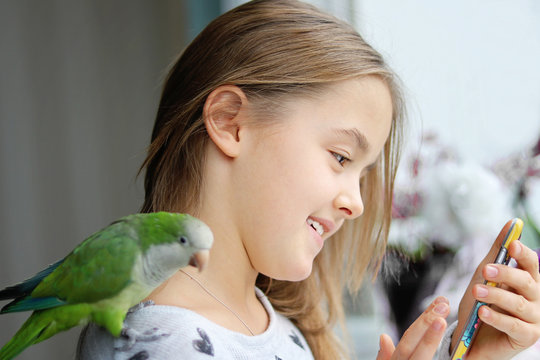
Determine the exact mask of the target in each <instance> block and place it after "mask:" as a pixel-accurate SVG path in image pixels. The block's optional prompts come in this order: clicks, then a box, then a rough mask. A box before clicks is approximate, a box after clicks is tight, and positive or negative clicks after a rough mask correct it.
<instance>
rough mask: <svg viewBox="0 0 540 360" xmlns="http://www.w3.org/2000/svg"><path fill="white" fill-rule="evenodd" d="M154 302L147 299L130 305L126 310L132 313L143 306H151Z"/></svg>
mask: <svg viewBox="0 0 540 360" xmlns="http://www.w3.org/2000/svg"><path fill="white" fill-rule="evenodd" d="M155 304H156V303H155V302H153V301H152V300H147V301H143V302H140V303H138V304H137V305H134V306H132V307H131V308H130V309H129V310H128V312H127V313H128V314H131V313H134V312H136V311H139V310H141V309H143V308H145V307H148V306H152V305H155Z"/></svg>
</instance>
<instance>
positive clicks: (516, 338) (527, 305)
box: [452, 222, 540, 360]
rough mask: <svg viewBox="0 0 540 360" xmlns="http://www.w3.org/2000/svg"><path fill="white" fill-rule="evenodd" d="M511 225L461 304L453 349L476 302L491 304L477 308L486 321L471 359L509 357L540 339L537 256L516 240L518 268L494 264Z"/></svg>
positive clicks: (512, 248) (513, 252)
mask: <svg viewBox="0 0 540 360" xmlns="http://www.w3.org/2000/svg"><path fill="white" fill-rule="evenodd" d="M509 226H510V222H508V223H506V225H505V226H504V228H503V230H502V231H501V232H500V234H499V236H498V237H497V239H496V240H495V243H494V244H493V246H492V248H491V250H490V251H489V253H488V255H487V256H486V257H485V258H484V260H483V261H482V262H481V263H480V265H479V266H478V268H477V269H476V272H475V274H474V276H473V278H472V280H471V283H470V284H469V287H468V288H467V291H466V292H465V295H464V296H463V298H462V299H461V303H460V305H459V313H458V327H457V329H456V331H455V332H454V334H453V336H452V349H454V347H455V346H456V343H457V342H458V340H459V335H460V334H461V331H462V330H463V327H464V326H465V325H466V321H467V317H468V315H469V312H470V310H471V308H472V306H473V304H474V301H475V300H479V301H482V302H485V303H488V304H492V306H491V308H490V307H488V306H482V307H481V308H480V309H479V311H478V315H479V317H480V320H482V322H484V324H483V325H481V327H480V330H479V331H478V334H477V336H476V339H475V340H474V342H473V344H472V346H471V348H470V350H469V354H468V356H467V359H468V360H473V359H483V360H485V359H510V358H512V356H514V355H515V354H517V353H519V352H520V351H522V350H524V349H526V348H528V347H530V346H532V345H533V344H534V343H535V342H536V341H537V340H538V339H539V338H540V274H539V272H538V256H537V255H536V253H535V252H534V251H532V250H531V249H529V248H528V247H526V246H525V245H523V244H522V243H521V242H520V241H517V240H516V241H513V242H512V244H511V245H510V249H509V254H510V256H511V257H513V258H514V259H515V260H516V262H517V264H518V267H517V268H511V267H509V266H505V265H496V264H492V262H493V261H494V259H495V256H496V254H497V252H498V251H499V248H500V246H501V243H502V241H503V239H504V235H505V234H506V231H507V229H508V227H509ZM490 263H491V264H490ZM484 279H486V280H490V281H494V282H496V283H499V284H502V285H501V287H500V288H495V287H490V286H485V285H483V283H484ZM473 296H474V297H473Z"/></svg>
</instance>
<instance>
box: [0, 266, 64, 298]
mask: <svg viewBox="0 0 540 360" xmlns="http://www.w3.org/2000/svg"><path fill="white" fill-rule="evenodd" d="M63 261H64V259H62V260H59V261H57V262H55V263H54V264H51V265H49V266H48V267H47V268H45V269H43V270H41V271H40V272H38V273H37V274H36V275H34V276H33V277H31V278H30V279H27V280H25V281H23V282H22V283H19V284H16V285H13V286H8V287H7V288H5V289H3V290H0V300H7V299H16V298H21V297H25V296H28V295H30V293H31V292H32V291H33V290H34V289H35V287H36V286H38V285H39V283H40V282H41V280H43V279H44V278H45V277H47V276H48V275H49V274H50V273H52V272H53V271H54V270H55V269H56V268H57V267H58V266H59V265H60V264H61V263H62V262H63Z"/></svg>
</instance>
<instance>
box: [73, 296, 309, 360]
mask: <svg viewBox="0 0 540 360" xmlns="http://www.w3.org/2000/svg"><path fill="white" fill-rule="evenodd" d="M258 296H259V298H260V300H261V303H262V304H263V306H264V307H265V309H266V310H267V312H268V314H269V317H270V324H269V326H268V328H267V330H266V331H265V332H264V333H262V334H259V335H256V336H247V335H244V334H240V333H237V332H234V331H231V330H229V329H226V328H224V327H222V326H220V325H217V324H215V323H213V322H212V321H210V320H208V319H206V318H205V317H203V316H201V315H199V314H197V313H195V312H193V311H191V310H189V309H184V308H179V307H175V306H165V305H147V306H144V305H139V306H137V307H135V308H134V309H132V310H130V312H129V313H128V315H127V316H126V320H125V322H124V328H125V329H126V335H127V336H121V337H119V338H117V339H116V338H113V337H112V336H111V335H110V334H109V333H108V332H107V331H106V330H104V329H102V328H100V327H99V326H96V325H93V324H91V325H89V326H88V327H87V328H85V330H84V331H83V333H82V334H81V338H80V341H79V351H78V353H79V359H80V360H90V359H91V360H101V359H119V360H120V359H209V358H210V357H213V358H215V359H247V358H257V359H270V360H278V359H283V360H285V359H292V358H294V359H295V360H302V359H313V355H312V353H311V350H310V348H309V346H308V345H307V342H306V340H305V339H304V337H303V336H302V333H301V332H300V331H299V330H298V328H296V326H294V324H293V323H292V322H291V321H290V320H289V319H287V318H286V317H284V316H282V315H280V314H276V313H275V312H274V310H273V308H272V306H271V305H270V303H269V301H268V299H266V297H264V295H262V293H261V292H260V291H259V292H258Z"/></svg>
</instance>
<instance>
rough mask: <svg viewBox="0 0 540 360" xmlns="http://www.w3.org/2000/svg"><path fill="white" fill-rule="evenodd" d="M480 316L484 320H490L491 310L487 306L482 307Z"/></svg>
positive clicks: (479, 312) (479, 311)
mask: <svg viewBox="0 0 540 360" xmlns="http://www.w3.org/2000/svg"><path fill="white" fill-rule="evenodd" d="M478 314H479V315H480V316H482V317H483V318H484V319H486V318H489V315H490V312H489V308H488V307H487V306H482V307H481V308H480V310H478Z"/></svg>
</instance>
